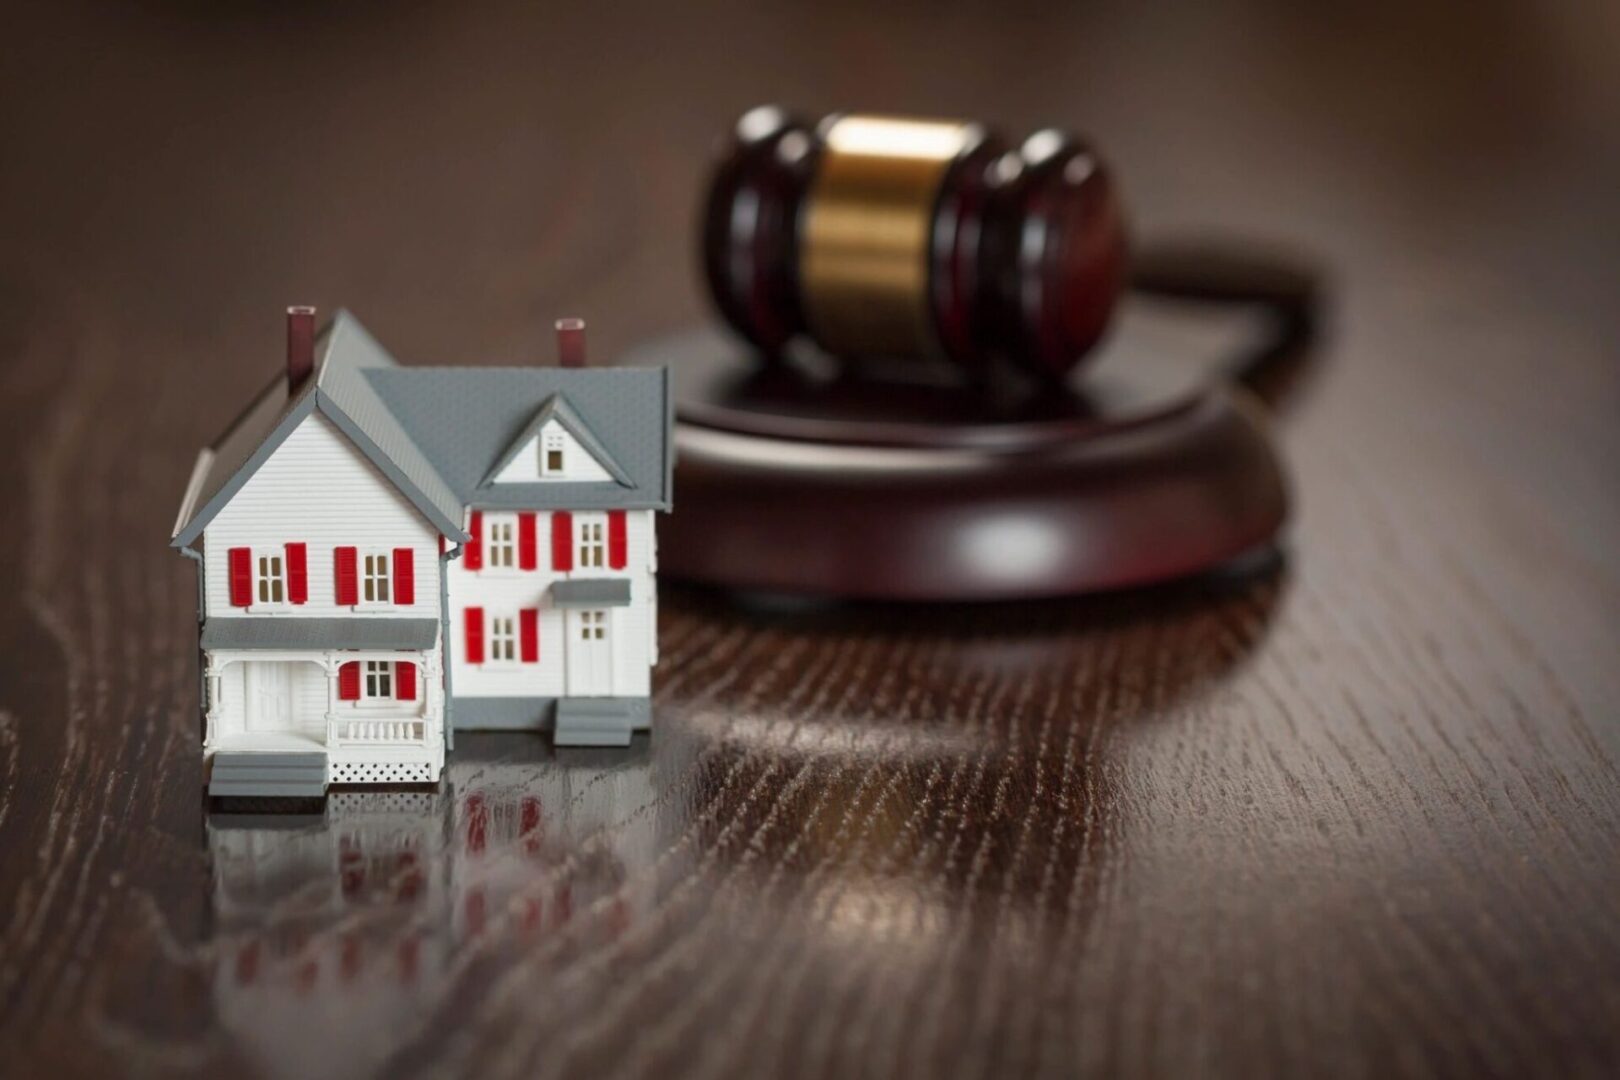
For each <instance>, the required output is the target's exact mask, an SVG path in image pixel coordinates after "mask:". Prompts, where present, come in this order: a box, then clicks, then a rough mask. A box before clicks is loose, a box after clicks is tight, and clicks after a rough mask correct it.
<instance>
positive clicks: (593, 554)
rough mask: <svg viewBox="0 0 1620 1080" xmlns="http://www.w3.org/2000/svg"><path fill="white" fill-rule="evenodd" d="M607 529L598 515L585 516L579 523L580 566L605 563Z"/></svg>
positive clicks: (604, 564) (601, 565)
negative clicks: (592, 516)
mask: <svg viewBox="0 0 1620 1080" xmlns="http://www.w3.org/2000/svg"><path fill="white" fill-rule="evenodd" d="M606 533H607V529H606V526H605V525H603V524H602V519H601V518H600V517H596V518H586V519H585V520H583V521H581V522H580V524H579V558H578V559H577V560H576V561H577V562H578V563H579V565H580V566H581V567H586V566H591V567H598V568H600V567H603V566H606V565H607V535H606Z"/></svg>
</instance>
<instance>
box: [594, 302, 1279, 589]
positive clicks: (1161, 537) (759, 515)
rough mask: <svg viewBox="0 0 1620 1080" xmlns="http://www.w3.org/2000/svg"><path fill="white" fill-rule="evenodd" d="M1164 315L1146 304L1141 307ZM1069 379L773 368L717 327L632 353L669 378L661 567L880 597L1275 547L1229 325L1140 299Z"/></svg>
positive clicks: (1177, 569)
mask: <svg viewBox="0 0 1620 1080" xmlns="http://www.w3.org/2000/svg"><path fill="white" fill-rule="evenodd" d="M1148 306H1149V307H1151V304H1149V305H1148ZM1122 321H1123V324H1124V325H1122V326H1121V327H1119V328H1118V329H1117V330H1116V332H1115V335H1114V340H1113V341H1112V342H1111V343H1110V345H1109V347H1108V349H1107V350H1106V351H1105V354H1104V356H1103V357H1102V358H1100V360H1099V362H1098V363H1097V364H1096V365H1094V366H1093V367H1092V368H1090V369H1088V370H1087V371H1085V372H1082V373H1077V374H1076V376H1075V378H1074V380H1073V382H1072V383H1071V384H1070V385H1066V386H1054V385H1050V384H1048V385H1044V386H1035V387H1031V386H1023V387H994V386H974V387H969V386H964V385H963V384H962V383H961V381H960V379H959V378H957V377H955V376H954V373H951V372H948V371H935V370H932V369H925V368H921V367H918V366H916V365H911V366H909V367H904V368H899V369H895V370H889V371H883V370H878V371H876V372H874V371H873V369H872V368H871V366H870V365H869V364H866V365H862V368H861V370H860V372H858V373H857V372H855V371H852V370H848V369H845V368H843V367H841V366H840V365H839V364H837V363H836V362H834V361H832V360H831V359H830V358H828V357H825V356H819V355H804V354H800V355H797V356H794V357H792V358H790V359H788V360H785V361H770V362H767V361H764V360H762V359H761V358H759V357H756V356H753V355H751V354H750V353H749V352H748V351H747V350H746V348H745V347H744V346H742V345H740V344H738V343H735V342H734V341H732V340H731V339H729V338H727V337H726V336H724V335H723V334H722V333H721V332H720V331H719V330H711V329H698V330H694V331H690V332H687V333H681V334H676V335H673V336H671V337H668V338H665V339H663V340H659V341H655V342H651V343H649V344H647V345H645V346H643V347H642V348H640V349H638V350H636V351H634V352H633V353H632V354H631V355H629V356H627V357H626V358H625V362H626V363H628V364H631V365H637V364H641V365H647V364H667V365H669V366H670V368H671V369H672V370H673V372H674V387H675V396H676V401H675V413H676V418H677V423H676V428H675V446H676V464H675V503H676V505H675V512H674V513H673V514H671V515H670V516H669V517H668V518H667V519H666V520H665V521H664V522H661V523H660V539H659V563H660V570H661V572H662V573H663V574H665V575H666V576H667V577H670V578H676V579H684V580H688V581H693V582H700V583H703V584H707V585H714V586H721V587H725V588H729V589H737V590H749V591H765V592H775V593H804V594H818V595H825V596H837V597H848V598H858V599H867V600H929V601H941V600H944V601H961V600H1003V599H1011V598H1023V597H1046V596H1062V595H1073V594H1077V593H1088V592H1096V591H1100V590H1111V589H1121V588H1126V587H1129V586H1138V585H1146V584H1150V583H1154V582H1162V581H1167V580H1170V579H1173V578H1178V577H1183V576H1186V575H1190V574H1196V573H1199V572H1201V571H1205V570H1209V569H1212V568H1215V567H1219V566H1222V565H1223V564H1226V563H1229V562H1232V561H1233V560H1237V559H1239V558H1241V557H1243V556H1245V555H1247V554H1249V553H1251V552H1254V551H1255V550H1256V549H1259V548H1263V547H1265V546H1266V545H1269V544H1271V543H1272V541H1273V540H1274V538H1275V537H1276V535H1277V531H1278V529H1279V528H1280V526H1281V525H1282V523H1283V521H1284V520H1285V518H1286V516H1287V510H1288V497H1287V489H1286V485H1285V483H1284V479H1283V473H1282V469H1281V466H1280V464H1279V461H1278V457H1277V454H1276V452H1275V451H1274V449H1273V444H1272V440H1271V438H1270V437H1269V434H1268V431H1267V419H1266V414H1265V410H1264V406H1262V405H1261V404H1260V403H1259V402H1258V400H1257V399H1256V398H1255V397H1254V396H1253V395H1252V394H1250V393H1249V392H1248V391H1247V390H1246V389H1245V388H1243V387H1242V386H1241V385H1238V384H1235V383H1233V382H1232V381H1230V379H1229V378H1227V377H1223V375H1222V373H1221V371H1219V370H1216V369H1215V367H1214V365H1212V364H1211V362H1210V361H1211V358H1212V357H1219V356H1224V355H1227V354H1230V353H1231V351H1232V350H1231V348H1229V347H1226V346H1224V345H1223V344H1222V342H1223V341H1224V340H1225V338H1226V336H1227V335H1229V333H1230V331H1231V330H1232V326H1231V325H1230V320H1228V325H1226V326H1224V327H1221V326H1215V327H1211V326H1209V325H1206V324H1205V323H1207V320H1205V321H1204V322H1201V323H1199V324H1197V325H1191V326H1189V325H1186V324H1185V320H1182V321H1180V322H1178V319H1177V317H1176V316H1174V315H1173V314H1169V313H1166V312H1164V311H1158V312H1155V311H1152V310H1144V304H1143V302H1140V301H1136V302H1133V303H1132V304H1130V305H1128V306H1127V311H1126V312H1125V317H1124V318H1123V320H1122Z"/></svg>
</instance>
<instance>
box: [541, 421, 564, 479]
mask: <svg viewBox="0 0 1620 1080" xmlns="http://www.w3.org/2000/svg"><path fill="white" fill-rule="evenodd" d="M565 446H566V444H565V443H564V441H563V435H562V432H560V431H548V432H546V437H545V438H544V439H543V440H542V445H541V447H540V475H541V476H561V475H562V473H563V470H564V467H565V464H564V457H563V452H564V448H565Z"/></svg>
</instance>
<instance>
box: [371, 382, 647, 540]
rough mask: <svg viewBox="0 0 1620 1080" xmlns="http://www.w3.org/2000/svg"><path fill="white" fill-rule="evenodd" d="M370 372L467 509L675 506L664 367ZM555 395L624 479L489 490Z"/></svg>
mask: <svg viewBox="0 0 1620 1080" xmlns="http://www.w3.org/2000/svg"><path fill="white" fill-rule="evenodd" d="M365 376H366V377H367V378H368V379H369V380H370V382H371V385H372V387H373V389H375V390H376V392H377V396H378V398H379V399H380V400H381V401H382V402H383V403H384V404H385V405H387V407H388V409H389V410H390V411H391V412H392V413H393V414H394V415H395V416H396V417H397V418H398V419H399V422H400V424H401V426H402V427H403V428H404V429H405V431H406V432H408V433H409V435H410V437H411V439H412V441H413V442H415V443H416V445H417V446H418V447H420V448H421V450H422V453H423V454H424V455H425V456H426V457H427V459H428V460H429V461H431V462H432V463H433V467H434V468H435V469H436V470H438V473H439V475H440V476H442V477H444V479H445V482H446V483H447V484H449V485H450V489H451V490H452V491H453V492H455V494H456V496H457V497H458V498H459V499H461V501H462V503H463V504H464V505H466V506H471V507H485V508H501V507H525V508H529V509H536V510H552V509H561V510H647V509H651V510H667V509H669V496H670V470H671V467H672V465H673V464H674V463H673V460H672V451H671V449H670V434H669V433H670V430H671V427H670V425H671V423H672V419H671V416H672V414H671V408H672V402H671V396H670V385H669V373H668V372H667V371H666V370H665V369H663V368H628V367H601V368H558V367H502V368H488V367H479V368H454V367H425V368H424V367H393V368H373V369H369V370H367V371H366V372H365ZM554 398H561V399H566V404H567V405H568V407H569V410H570V411H571V412H573V413H575V414H577V416H578V417H579V418H580V424H581V426H582V428H583V429H584V430H588V432H589V435H590V438H591V440H592V441H593V442H594V443H595V444H596V447H597V448H599V449H600V452H601V454H602V461H603V464H604V466H605V467H607V463H608V461H612V462H613V463H614V465H616V466H617V469H618V472H619V473H621V474H622V475H623V480H589V481H554V480H553V481H537V482H534V483H508V484H488V485H486V484H485V480H486V478H487V477H488V476H489V475H490V472H491V466H492V465H494V463H495V462H497V461H498V460H500V459H501V457H502V456H503V455H504V454H505V453H507V452H508V451H510V450H511V448H512V445H513V443H515V442H516V443H519V444H520V445H521V443H522V441H523V438H522V437H523V435H524V433H525V432H526V431H527V430H528V429H529V428H530V427H531V426H532V425H533V423H534V421H535V420H536V418H537V415H538V413H539V411H540V410H542V409H543V408H544V407H545V405H546V403H547V402H548V401H550V400H552V399H554ZM558 415H559V417H560V415H561V410H560V408H559V409H558ZM575 437H576V438H578V437H579V434H578V432H576V433H575ZM592 452H593V453H594V452H596V450H595V449H593V451H592ZM609 471H610V473H611V472H612V471H613V470H612V467H609Z"/></svg>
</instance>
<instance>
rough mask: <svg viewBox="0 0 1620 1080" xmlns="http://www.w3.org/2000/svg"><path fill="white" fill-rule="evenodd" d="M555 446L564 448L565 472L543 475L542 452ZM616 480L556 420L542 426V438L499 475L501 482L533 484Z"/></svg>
mask: <svg viewBox="0 0 1620 1080" xmlns="http://www.w3.org/2000/svg"><path fill="white" fill-rule="evenodd" d="M552 446H559V447H561V448H562V452H563V471H562V472H560V473H552V474H549V475H544V476H543V475H541V468H540V455H541V453H542V452H543V450H544V448H547V447H552ZM612 479H613V477H612V476H611V475H609V473H608V471H607V470H606V469H605V468H603V467H602V463H601V462H599V461H597V460H596V458H594V457H592V456H591V454H590V452H589V451H587V450H586V449H585V448H584V447H583V446H581V445H580V444H579V441H578V440H577V439H575V438H574V437H573V436H572V435H570V434H569V433H568V429H567V428H565V427H563V426H562V425H561V424H559V423H557V422H556V421H555V420H553V421H551V422H550V423H548V424H546V425H545V426H544V427H542V428H541V429H540V431H539V432H538V438H535V439H530V440H529V443H528V445H526V446H524V447H523V449H521V450H519V451H518V453H517V456H516V457H514V458H513V459H512V460H511V461H509V462H507V464H506V468H504V469H502V470H501V471H500V472H499V473H497V474H495V482H496V483H497V484H532V483H534V482H535V481H537V480H540V481H550V480H555V481H558V482H562V483H567V482H572V481H580V480H612Z"/></svg>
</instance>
